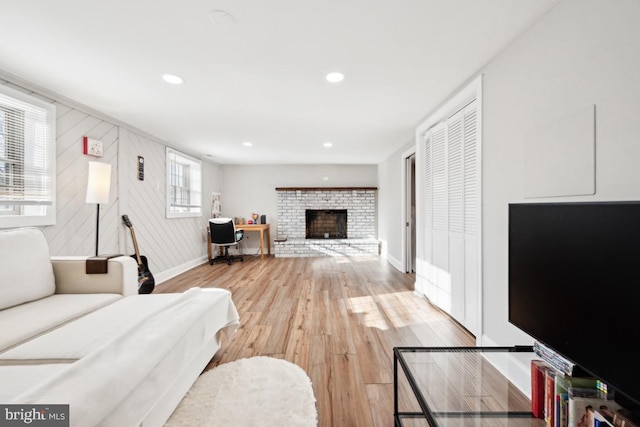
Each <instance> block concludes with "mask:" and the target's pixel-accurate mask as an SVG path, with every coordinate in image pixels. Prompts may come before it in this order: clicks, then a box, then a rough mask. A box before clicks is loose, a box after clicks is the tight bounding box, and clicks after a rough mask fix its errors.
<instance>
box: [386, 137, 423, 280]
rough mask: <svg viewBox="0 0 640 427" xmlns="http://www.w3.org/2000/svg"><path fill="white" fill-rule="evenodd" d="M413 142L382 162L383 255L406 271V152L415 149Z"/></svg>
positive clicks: (399, 268)
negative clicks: (404, 237) (404, 238)
mask: <svg viewBox="0 0 640 427" xmlns="http://www.w3.org/2000/svg"><path fill="white" fill-rule="evenodd" d="M414 146H415V144H414V142H413V141H411V142H408V143H407V144H405V145H404V146H403V147H401V148H400V149H398V150H397V151H395V152H394V153H393V154H391V155H390V156H389V157H388V158H387V159H385V160H384V161H383V162H381V163H380V164H379V165H378V187H379V188H378V239H379V240H380V242H381V244H382V246H381V255H382V257H384V258H385V259H386V260H387V261H389V263H390V264H391V265H393V266H394V267H395V268H397V269H398V270H400V271H402V272H405V270H406V268H405V260H404V254H403V251H404V240H403V235H404V233H405V219H404V210H403V205H404V203H405V202H404V192H405V188H404V180H405V176H404V169H403V164H404V160H405V159H404V154H405V153H406V152H407V150H410V149H412V148H414Z"/></svg>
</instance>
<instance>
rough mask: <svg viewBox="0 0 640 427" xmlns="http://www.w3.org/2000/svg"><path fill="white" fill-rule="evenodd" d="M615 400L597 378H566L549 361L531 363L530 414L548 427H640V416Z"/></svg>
mask: <svg viewBox="0 0 640 427" xmlns="http://www.w3.org/2000/svg"><path fill="white" fill-rule="evenodd" d="M565 367H566V365H565ZM613 397H614V393H613V391H611V390H609V389H608V387H607V385H606V384H605V383H603V382H602V381H600V380H599V379H597V378H593V377H587V376H571V375H567V374H566V373H565V372H564V371H558V370H557V369H556V368H555V366H553V365H551V364H550V363H548V362H547V361H546V360H540V359H534V360H532V361H531V413H532V414H533V416H534V417H536V418H541V419H544V420H545V423H546V425H547V427H640V423H639V422H638V420H639V419H640V417H637V416H635V414H633V413H632V412H631V411H628V410H626V409H625V408H622V407H621V406H620V405H619V404H618V403H616V402H615V401H614V400H613Z"/></svg>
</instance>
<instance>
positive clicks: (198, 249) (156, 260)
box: [120, 129, 208, 282]
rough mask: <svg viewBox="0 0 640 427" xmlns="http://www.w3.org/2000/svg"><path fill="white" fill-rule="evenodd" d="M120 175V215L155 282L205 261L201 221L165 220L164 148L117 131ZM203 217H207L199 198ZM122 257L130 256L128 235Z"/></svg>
mask: <svg viewBox="0 0 640 427" xmlns="http://www.w3.org/2000/svg"><path fill="white" fill-rule="evenodd" d="M120 139H121V149H122V150H123V155H122V156H121V159H122V167H123V168H126V169H124V170H123V172H122V176H123V177H124V178H123V179H124V180H125V183H124V184H125V185H124V187H123V191H126V192H127V196H126V198H125V200H126V206H124V205H123V206H121V212H122V214H127V215H129V219H130V220H131V222H132V224H133V227H134V231H135V235H136V240H137V242H138V247H139V249H140V252H141V254H143V255H145V256H146V257H147V261H148V263H149V270H150V271H151V273H152V274H154V277H155V278H156V282H161V281H162V280H166V279H167V278H169V277H171V276H172V275H173V274H174V273H172V272H176V273H177V272H179V271H182V270H184V269H185V268H187V267H189V266H191V265H197V264H198V263H199V262H202V261H204V260H205V259H206V246H205V245H204V241H203V237H202V236H203V233H204V232H203V227H202V224H203V218H202V217H198V218H175V219H167V218H166V213H165V210H166V207H165V193H166V164H165V156H166V154H165V150H166V146H165V145H164V144H162V143H161V142H158V141H154V140H152V139H150V138H147V137H145V136H142V135H139V134H136V133H134V132H132V131H125V130H124V129H121V132H120ZM138 156H142V157H144V164H145V166H144V172H145V174H144V175H145V176H144V180H143V181H140V180H138V179H137V159H138ZM203 199H204V202H203V205H204V206H203V215H205V214H206V215H208V214H207V212H208V208H207V206H206V203H207V202H206V200H207V198H206V197H203ZM125 242H126V243H125V248H126V253H129V254H133V253H134V249H133V244H132V241H131V236H130V233H129V235H128V236H127V238H126V239H125Z"/></svg>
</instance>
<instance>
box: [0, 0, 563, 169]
mask: <svg viewBox="0 0 640 427" xmlns="http://www.w3.org/2000/svg"><path fill="white" fill-rule="evenodd" d="M558 1H559V0H400V1H390V0H342V1H337V0H322V1H309V0H306V1H305V0H272V1H265V0H234V1H232V0H186V1H185V0H108V1H96V0H55V1H52V0H29V1H25V0H2V6H1V7H0V69H1V70H3V71H4V73H5V74H8V75H13V76H17V77H19V78H20V79H22V80H24V81H26V82H29V83H31V84H33V85H36V86H38V87H41V88H46V89H47V90H48V91H50V92H52V93H55V94H59V95H62V96H64V97H66V98H69V99H72V100H74V101H77V102H79V103H81V104H84V105H86V106H88V107H90V108H92V109H95V110H97V111H100V112H102V113H104V114H106V115H108V116H110V117H113V118H115V119H117V120H119V121H121V122H124V123H127V124H129V125H130V126H133V127H135V128H137V129H139V130H142V131H144V132H146V133H148V134H150V135H153V136H155V137H157V138H159V139H161V140H163V141H166V142H168V143H169V144H171V145H174V146H176V147H182V148H185V149H186V150H188V151H189V152H191V153H192V154H197V155H202V156H203V158H205V156H212V157H209V158H210V159H212V160H213V161H216V162H218V163H221V164H285V163H286V164H323V163H328V164H376V163H379V162H380V161H382V160H384V159H385V158H386V157H387V156H388V155H389V154H391V153H392V152H394V151H396V150H397V149H398V148H400V147H401V146H403V145H405V144H406V143H407V142H409V141H410V140H412V138H413V135H414V132H415V127H416V126H417V125H418V124H419V123H420V121H422V120H423V119H424V118H425V117H426V116H427V114H428V113H430V112H431V111H432V110H434V109H435V108H436V107H437V106H438V105H439V104H440V103H441V102H442V101H444V100H445V99H446V97H447V96H449V95H450V94H452V93H453V92H454V91H455V90H456V89H458V88H459V87H460V86H461V85H462V84H463V83H464V82H465V81H467V80H468V79H470V78H471V77H473V76H474V75H475V74H476V73H477V72H478V70H480V69H481V67H482V66H483V65H484V64H486V63H487V62H488V61H489V60H490V59H491V58H493V57H494V56H495V55H496V54H498V53H499V52H500V51H501V50H502V49H504V48H505V47H506V46H507V45H508V44H509V43H510V42H511V41H513V40H514V39H515V38H516V37H517V36H518V35H519V34H521V33H522V32H523V31H524V30H525V29H527V28H528V27H529V26H531V25H532V24H533V23H535V22H536V21H537V20H538V19H539V18H540V17H541V16H542V15H543V14H544V13H546V12H547V11H548V10H549V9H551V8H552V7H553V6H554V5H555V4H556V3H557V2H558ZM215 10H222V11H225V12H227V13H229V14H231V15H232V16H233V18H234V22H233V23H232V24H228V23H227V24H225V23H222V24H220V23H217V24H216V23H214V20H212V19H211V12H212V11H215ZM331 71H340V72H342V73H344V74H345V75H346V78H345V80H344V81H343V82H341V83H337V84H336V83H329V82H327V81H326V80H325V78H324V77H325V75H326V74H327V73H328V72H331ZM164 73H173V74H178V75H180V76H182V77H183V78H184V80H185V83H184V84H183V85H181V86H172V85H169V84H167V83H165V82H164V81H163V80H162V78H161V76H162V75H163V74H164ZM245 141H251V142H253V147H245V146H243V145H242V143H243V142H245ZM326 141H330V142H332V143H333V147H332V148H329V149H328V148H325V147H323V146H322V144H323V143H324V142H326Z"/></svg>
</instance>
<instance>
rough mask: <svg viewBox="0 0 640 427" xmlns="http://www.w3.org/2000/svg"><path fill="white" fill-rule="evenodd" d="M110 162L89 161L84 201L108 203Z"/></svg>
mask: <svg viewBox="0 0 640 427" xmlns="http://www.w3.org/2000/svg"><path fill="white" fill-rule="evenodd" d="M110 188H111V164H109V163H102V162H89V180H88V182H87V199H86V203H98V204H100V203H109V190H110Z"/></svg>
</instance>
